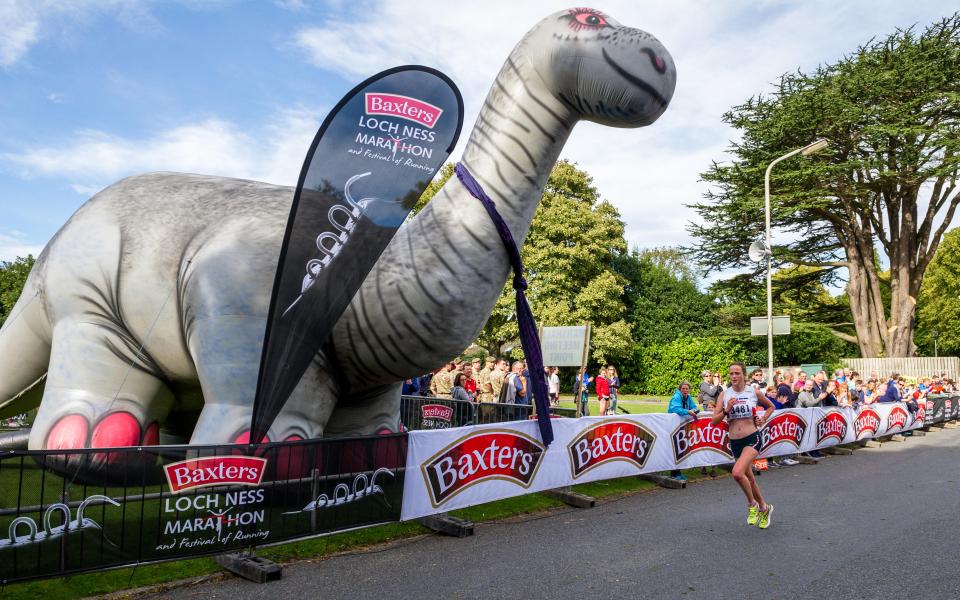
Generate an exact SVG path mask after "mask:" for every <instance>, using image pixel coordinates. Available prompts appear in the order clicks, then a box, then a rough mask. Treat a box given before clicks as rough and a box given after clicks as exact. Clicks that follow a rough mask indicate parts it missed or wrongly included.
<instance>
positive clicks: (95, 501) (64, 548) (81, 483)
mask: <svg viewBox="0 0 960 600" xmlns="http://www.w3.org/2000/svg"><path fill="white" fill-rule="evenodd" d="M407 439H408V438H407V435H406V434H394V435H389V436H370V437H358V438H345V439H325V440H309V441H303V442H284V443H282V444H266V445H259V446H152V447H142V448H117V449H109V450H107V451H104V450H103V449H96V450H70V451H47V450H40V451H6V452H2V453H0V585H4V584H7V583H11V582H15V581H23V580H28V579H37V578H43V577H51V576H63V575H70V574H75V573H82V572H86V571H96V570H102V569H107V568H114V567H120V566H127V565H142V564H148V563H153V562H161V561H167V560H176V559H184V558H193V557H196V556H203V555H209V554H223V553H225V552H229V551H235V550H238V549H244V548H249V547H254V546H262V545H268V544H276V543H279V542H284V541H290V540H295V539H302V538H307V537H313V536H317V535H325V534H328V533H332V532H335V531H342V530H346V529H355V528H359V527H367V526H371V525H376V524H381V523H389V522H394V521H398V520H399V518H400V505H401V502H402V498H403V480H404V476H405V469H404V466H405V463H406V453H407Z"/></svg>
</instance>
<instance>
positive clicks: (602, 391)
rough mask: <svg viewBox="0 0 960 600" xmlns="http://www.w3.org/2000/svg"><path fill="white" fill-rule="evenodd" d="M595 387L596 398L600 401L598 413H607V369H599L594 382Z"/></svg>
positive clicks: (608, 391) (608, 386) (608, 396)
mask: <svg viewBox="0 0 960 600" xmlns="http://www.w3.org/2000/svg"><path fill="white" fill-rule="evenodd" d="M594 386H596V389H597V399H598V400H599V401H600V414H601V415H605V414H607V404H608V403H609V402H610V380H609V379H607V370H606V369H600V374H599V375H597V380H596V381H595V382H594Z"/></svg>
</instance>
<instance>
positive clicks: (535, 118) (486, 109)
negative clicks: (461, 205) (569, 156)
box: [445, 56, 576, 245]
mask: <svg viewBox="0 0 960 600" xmlns="http://www.w3.org/2000/svg"><path fill="white" fill-rule="evenodd" d="M575 123H576V118H575V117H574V115H573V113H572V111H571V110H570V109H569V108H568V107H566V106H565V105H563V104H562V103H560V101H558V100H557V99H556V98H554V96H553V95H552V94H551V93H550V92H548V91H547V90H546V89H545V87H544V86H543V84H542V81H541V79H540V77H539V75H538V74H537V73H536V72H535V70H534V69H533V68H532V67H530V66H529V65H528V64H527V63H526V62H525V61H523V60H518V59H515V58H514V57H513V56H511V57H510V58H509V59H507V62H506V63H504V65H503V68H502V69H501V71H500V74H499V75H498V76H497V79H496V80H495V81H494V83H493V86H492V87H491V88H490V92H489V93H488V94H487V98H486V100H485V101H484V103H483V108H482V109H481V111H480V115H479V116H478V117H477V122H476V124H475V125H474V128H473V131H472V132H471V134H470V139H469V140H468V142H467V146H466V148H465V149H464V151H463V158H462V162H463V164H464V165H466V166H467V168H468V169H469V170H470V173H471V174H472V175H473V176H474V177H475V178H476V179H477V181H479V182H480V185H482V186H483V189H484V191H486V192H487V195H489V196H490V197H491V198H492V199H493V201H494V202H495V203H496V205H497V210H498V211H499V212H500V214H501V216H503V218H504V220H505V221H506V222H507V224H508V225H509V226H510V231H511V233H512V234H513V237H514V239H515V240H516V242H517V245H523V241H524V239H525V238H526V236H527V232H528V231H529V229H530V223H531V221H532V220H533V215H534V213H535V212H536V209H537V204H538V202H539V201H540V196H541V195H542V193H543V188H544V185H546V182H547V178H548V177H549V176H550V171H551V169H552V168H553V165H554V163H555V162H556V161H557V158H558V157H559V156H560V151H561V150H562V149H563V145H564V144H565V143H566V141H567V138H568V137H569V135H570V132H571V130H572V129H573V126H574V124H575ZM460 185H461V184H460V182H459V181H457V179H456V177H454V178H451V180H450V181H448V182H447V184H446V186H445V188H446V187H447V186H455V187H459V186H460ZM451 191H453V190H451ZM455 191H456V192H457V194H455V195H456V196H459V195H460V193H461V192H462V190H455ZM478 214H479V216H480V218H481V219H487V218H488V217H487V216H486V215H485V214H482V211H481V213H478Z"/></svg>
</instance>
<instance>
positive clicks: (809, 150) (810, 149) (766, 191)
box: [763, 139, 830, 385]
mask: <svg viewBox="0 0 960 600" xmlns="http://www.w3.org/2000/svg"><path fill="white" fill-rule="evenodd" d="M829 144H830V142H828V141H827V140H825V139H819V140H815V141H814V142H811V143H810V144H807V145H806V146H804V147H803V148H797V149H796V150H793V151H791V152H788V153H786V154H784V155H783V156H781V157H780V158H777V159H775V160H774V161H773V162H772V163H770V165H769V166H768V167H767V172H766V174H765V175H764V177H763V195H764V203H765V209H766V218H767V233H766V244H767V369H768V370H767V377H768V379H769V381H768V382H767V385H770V384H773V385H776V382H774V381H773V293H772V290H773V284H772V279H771V275H770V269H771V265H772V261H773V251H772V250H773V246H771V245H770V171H772V170H773V165H775V164H777V163H778V162H780V161H781V160H786V159H788V158H790V157H791V156H794V155H796V154H802V155H804V156H807V155H810V154H813V153H814V152H819V151H820V150H823V149H824V148H826V147H827V146H828V145H829Z"/></svg>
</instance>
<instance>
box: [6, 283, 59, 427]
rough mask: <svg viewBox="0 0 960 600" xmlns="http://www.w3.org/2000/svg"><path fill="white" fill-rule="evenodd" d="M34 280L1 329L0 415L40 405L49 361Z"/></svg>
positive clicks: (46, 326) (46, 325)
mask: <svg viewBox="0 0 960 600" xmlns="http://www.w3.org/2000/svg"><path fill="white" fill-rule="evenodd" d="M33 279H34V278H33V277H30V278H29V279H28V281H27V285H26V286H24V289H23V293H22V294H21V295H20V299H19V300H18V301H17V303H16V305H14V307H13V310H12V311H10V314H9V315H7V320H6V321H5V322H4V323H3V327H2V328H0V418H5V417H9V416H13V415H17V414H19V413H22V412H26V411H28V410H30V409H32V408H35V407H36V406H38V405H39V404H40V397H41V392H42V389H43V385H42V383H43V380H44V378H45V377H46V372H47V363H48V362H49V360H50V325H49V322H48V320H47V314H46V310H45V308H44V305H43V304H44V303H43V298H42V295H41V294H40V292H39V287H38V286H37V285H35V282H33V281H31V280H33Z"/></svg>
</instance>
